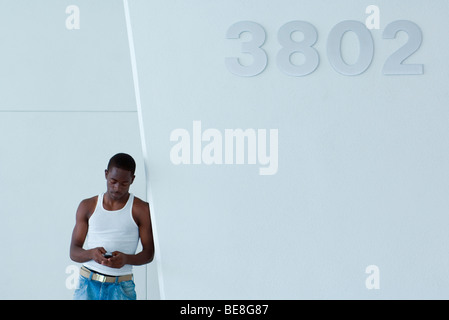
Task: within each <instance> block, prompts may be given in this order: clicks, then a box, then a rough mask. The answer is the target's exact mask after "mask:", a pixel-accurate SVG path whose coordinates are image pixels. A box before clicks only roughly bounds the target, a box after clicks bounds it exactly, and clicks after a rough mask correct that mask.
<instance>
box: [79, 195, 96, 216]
mask: <svg viewBox="0 0 449 320" xmlns="http://www.w3.org/2000/svg"><path fill="white" fill-rule="evenodd" d="M97 201H98V196H93V197H91V198H87V199H84V200H82V201H81V202H80V204H79V206H78V213H79V214H81V215H83V216H90V215H91V214H92V213H93V212H94V211H95V207H96V206H97Z"/></svg>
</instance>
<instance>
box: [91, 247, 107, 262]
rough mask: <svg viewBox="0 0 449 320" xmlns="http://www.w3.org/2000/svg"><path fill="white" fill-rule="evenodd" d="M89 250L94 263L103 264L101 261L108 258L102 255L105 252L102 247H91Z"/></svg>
mask: <svg viewBox="0 0 449 320" xmlns="http://www.w3.org/2000/svg"><path fill="white" fill-rule="evenodd" d="M89 251H90V255H91V258H92V260H94V261H95V262H96V263H99V264H103V262H105V261H107V260H108V259H106V258H105V257H104V256H103V255H104V254H105V253H106V250H105V249H104V248H103V247H97V248H93V249H90V250H89Z"/></svg>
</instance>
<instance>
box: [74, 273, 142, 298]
mask: <svg viewBox="0 0 449 320" xmlns="http://www.w3.org/2000/svg"><path fill="white" fill-rule="evenodd" d="M73 299H74V300H136V290H135V284H134V281H133V280H129V281H122V282H115V283H114V282H112V283H111V282H100V281H95V280H91V279H88V278H86V277H83V276H81V275H80V277H79V284H78V287H77V288H76V289H75V293H74V294H73Z"/></svg>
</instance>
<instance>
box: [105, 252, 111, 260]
mask: <svg viewBox="0 0 449 320" xmlns="http://www.w3.org/2000/svg"><path fill="white" fill-rule="evenodd" d="M103 257H105V258H106V259H108V258H112V253H110V252H106V253H105V254H104V255H103Z"/></svg>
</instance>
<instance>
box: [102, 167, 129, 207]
mask: <svg viewBox="0 0 449 320" xmlns="http://www.w3.org/2000/svg"><path fill="white" fill-rule="evenodd" d="M105 176H106V181H107V193H108V195H109V196H110V197H111V198H112V199H113V200H119V199H121V198H122V197H124V196H126V195H127V194H128V192H129V187H130V186H131V184H132V183H133V181H134V175H133V174H132V173H131V171H128V170H123V169H119V168H116V167H112V168H110V170H105Z"/></svg>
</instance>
